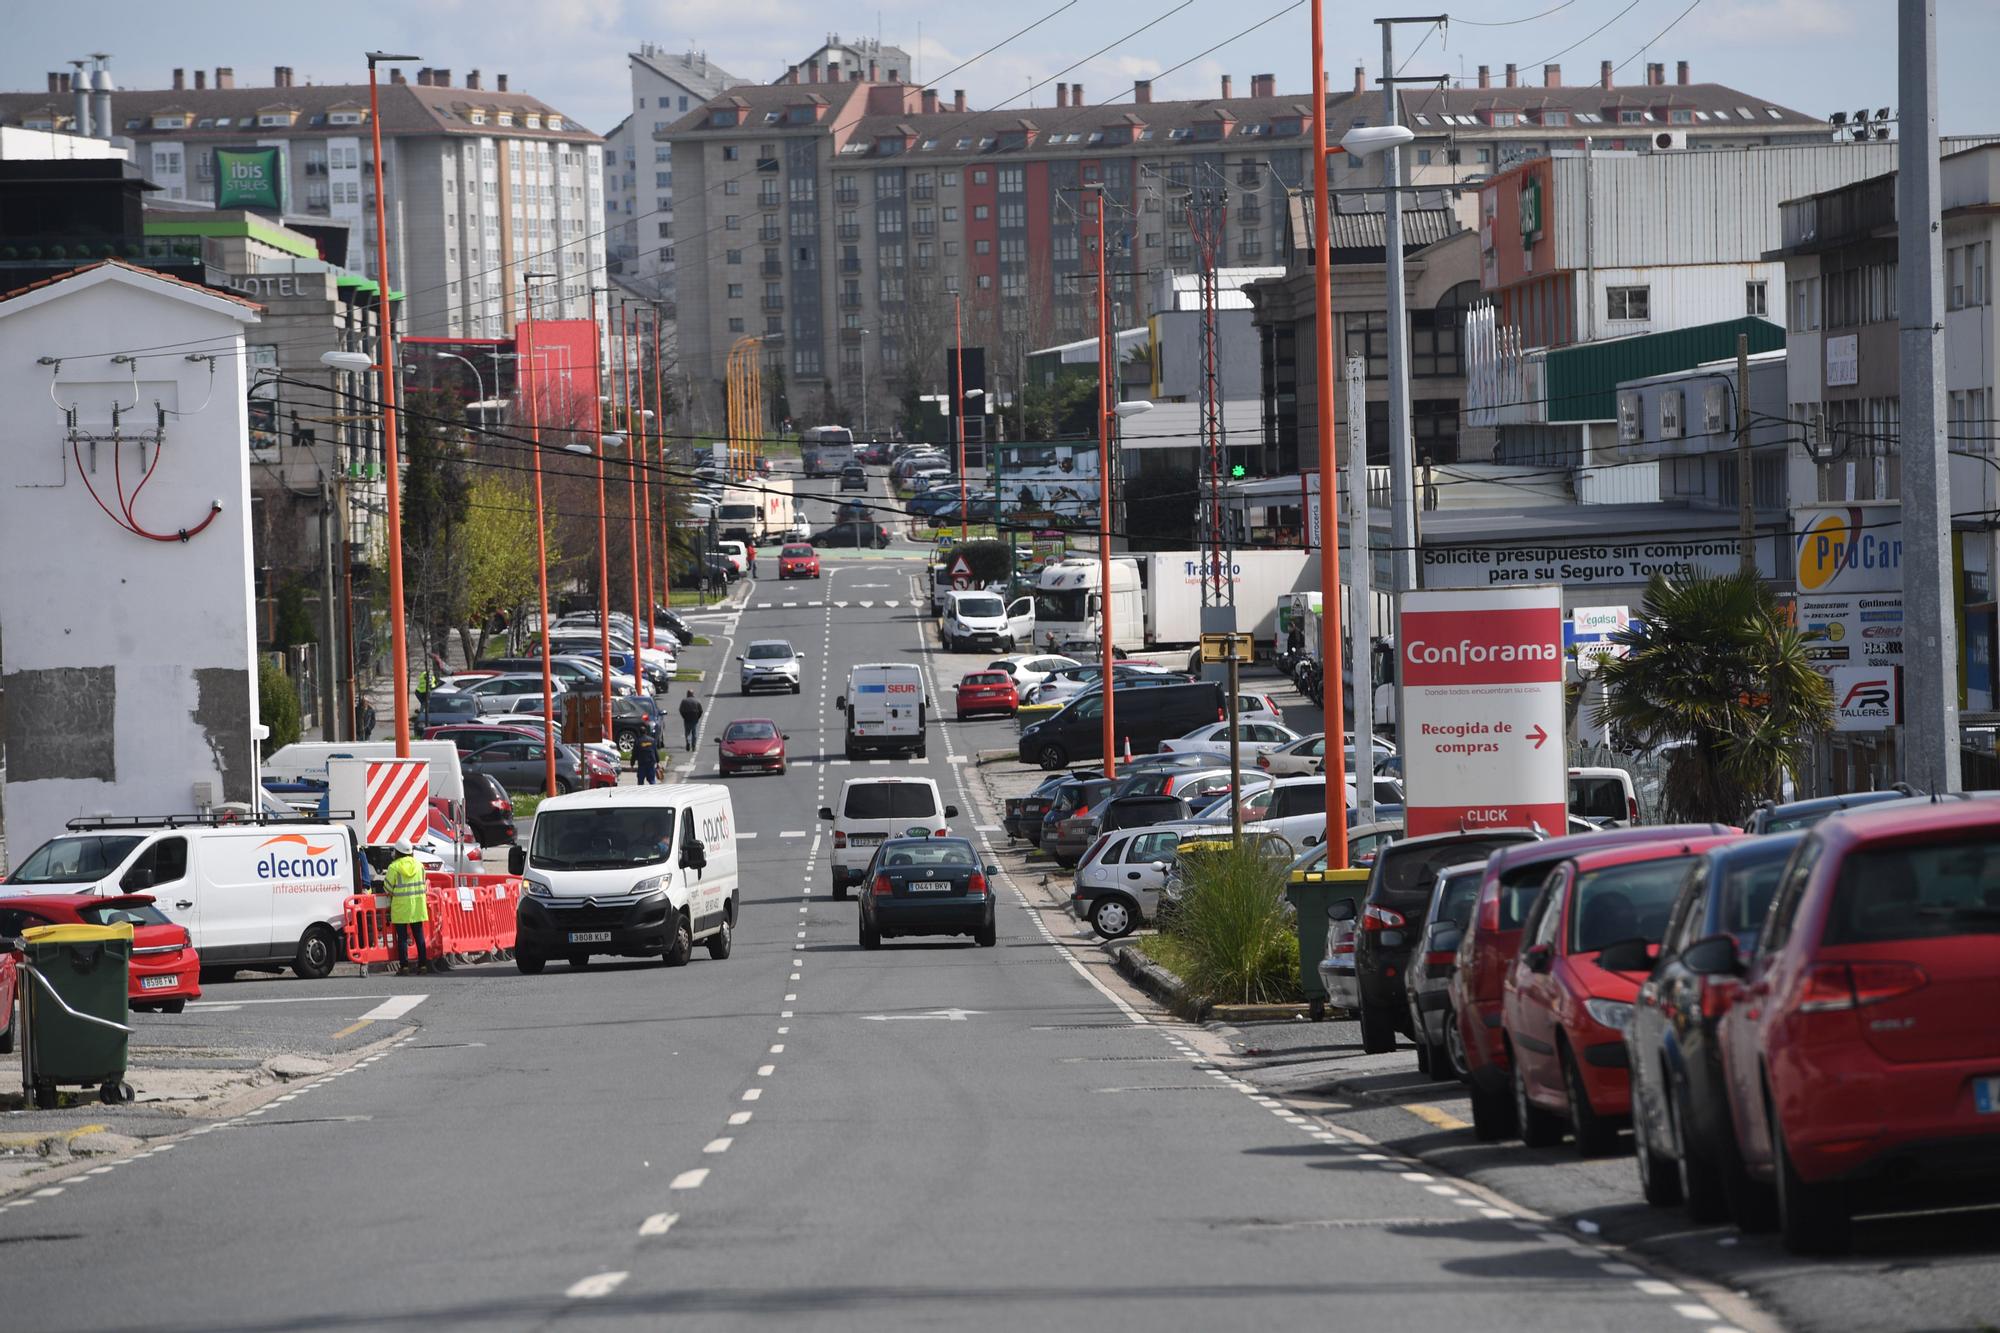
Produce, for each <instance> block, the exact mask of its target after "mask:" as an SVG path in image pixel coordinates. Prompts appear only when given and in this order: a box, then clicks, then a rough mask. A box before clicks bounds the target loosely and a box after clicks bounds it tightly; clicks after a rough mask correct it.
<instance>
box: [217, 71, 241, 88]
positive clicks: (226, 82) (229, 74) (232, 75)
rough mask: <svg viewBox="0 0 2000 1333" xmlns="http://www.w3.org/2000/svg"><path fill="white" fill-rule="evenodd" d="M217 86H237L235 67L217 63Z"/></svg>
mask: <svg viewBox="0 0 2000 1333" xmlns="http://www.w3.org/2000/svg"><path fill="white" fill-rule="evenodd" d="M215 86H216V87H217V88H218V89H220V88H234V87H235V86H236V70H235V68H234V67H233V66H230V65H217V66H216V67H215Z"/></svg>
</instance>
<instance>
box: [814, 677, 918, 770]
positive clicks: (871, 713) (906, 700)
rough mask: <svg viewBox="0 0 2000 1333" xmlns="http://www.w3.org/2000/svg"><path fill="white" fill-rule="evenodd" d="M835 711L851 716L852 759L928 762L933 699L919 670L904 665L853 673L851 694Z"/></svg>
mask: <svg viewBox="0 0 2000 1333" xmlns="http://www.w3.org/2000/svg"><path fill="white" fill-rule="evenodd" d="M833 706H834V707H835V708H838V709H839V710H840V711H841V712H842V713H844V714H846V718H847V728H846V731H847V739H846V751H845V752H846V755H847V757H848V758H849V759H860V758H863V757H865V756H867V755H871V754H899V755H915V756H916V757H917V758H919V759H921V758H923V757H924V730H925V727H926V725H927V724H928V722H929V718H930V698H929V695H928V694H927V693H926V691H925V689H924V673H923V672H922V671H921V670H919V669H918V668H916V667H914V666H911V665H910V664H908V663H904V662H867V663H863V664H861V665H859V666H855V667H850V668H849V669H848V672H847V690H846V692H845V693H844V694H842V695H841V696H840V697H839V698H837V699H835V700H834V701H833Z"/></svg>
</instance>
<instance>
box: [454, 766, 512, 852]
mask: <svg viewBox="0 0 2000 1333" xmlns="http://www.w3.org/2000/svg"><path fill="white" fill-rule="evenodd" d="M464 785H465V822H466V824H467V825H468V826H469V827H470V828H471V829H472V835H473V836H474V837H475V838H477V839H478V840H479V845H480V846H481V847H504V846H506V845H507V844H508V843H510V842H512V841H514V832H515V830H514V798H513V797H511V796H509V795H508V794H507V789H506V788H505V787H503V786H501V785H500V780H499V779H498V778H495V777H494V776H493V775H492V774H490V773H467V774H465V775H464Z"/></svg>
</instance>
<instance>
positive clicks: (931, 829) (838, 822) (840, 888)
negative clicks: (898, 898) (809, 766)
mask: <svg viewBox="0 0 2000 1333" xmlns="http://www.w3.org/2000/svg"><path fill="white" fill-rule="evenodd" d="M819 817H820V818H821V819H825V820H831V821H832V823H833V896H834V897H836V898H845V897H846V896H847V886H848V885H850V884H859V883H860V882H861V876H862V873H863V872H864V871H866V870H867V869H868V863H869V861H871V860H873V859H874V856H875V848H876V847H877V846H879V845H880V844H881V842H882V840H883V839H884V838H889V837H903V836H909V837H917V836H923V837H930V838H942V837H944V836H945V835H946V834H948V833H950V832H951V829H950V828H949V827H948V826H947V825H946V823H945V821H946V820H948V819H956V818H958V807H957V806H955V805H946V804H945V803H944V798H943V797H942V796H940V795H938V785H937V783H935V782H933V781H931V779H929V778H849V779H848V780H847V781H846V782H843V783H841V784H840V802H839V804H837V805H823V806H821V807H820V808H819Z"/></svg>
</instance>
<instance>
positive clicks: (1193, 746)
mask: <svg viewBox="0 0 2000 1333" xmlns="http://www.w3.org/2000/svg"><path fill="white" fill-rule="evenodd" d="M1236 737H1237V740H1236V748H1237V750H1238V751H1239V752H1240V753H1242V754H1245V755H1249V756H1253V757H1254V756H1256V755H1259V754H1262V753H1263V752H1264V751H1266V750H1275V749H1277V748H1278V747H1279V746H1281V745H1290V744H1291V743H1292V742H1294V741H1298V740H1303V739H1304V737H1302V736H1300V735H1299V733H1298V732H1296V731H1293V730H1292V729H1291V728H1290V727H1288V726H1286V725H1285V724H1284V723H1282V722H1249V721H1242V720H1239V721H1238V722H1237V724H1236ZM1160 748H1161V749H1162V750H1194V751H1201V752H1206V753H1209V754H1216V755H1226V754H1228V753H1229V724H1228V723H1227V722H1208V723H1204V724H1202V725H1201V726H1199V727H1196V728H1195V729H1194V730H1193V731H1190V732H1187V733H1185V734H1184V735H1180V736H1174V737H1170V738H1169V739H1167V740H1163V741H1161V742H1160Z"/></svg>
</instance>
